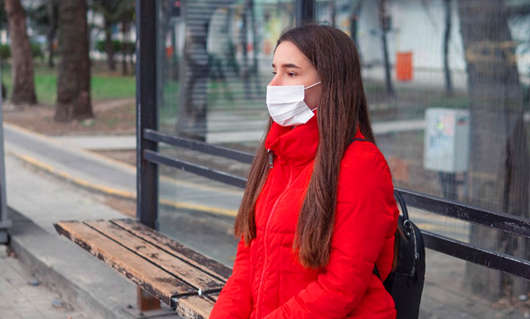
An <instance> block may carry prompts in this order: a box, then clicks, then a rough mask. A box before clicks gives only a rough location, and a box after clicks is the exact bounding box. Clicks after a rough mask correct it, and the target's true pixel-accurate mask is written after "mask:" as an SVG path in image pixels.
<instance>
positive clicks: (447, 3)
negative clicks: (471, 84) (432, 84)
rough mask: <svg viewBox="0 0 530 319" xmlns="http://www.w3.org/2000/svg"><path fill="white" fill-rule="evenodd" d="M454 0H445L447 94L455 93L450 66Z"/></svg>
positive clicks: (444, 60) (444, 62) (444, 59)
mask: <svg viewBox="0 0 530 319" xmlns="http://www.w3.org/2000/svg"><path fill="white" fill-rule="evenodd" d="M451 1H452V0H444V14H445V30H444V39H443V44H442V47H443V64H444V76H445V92H446V93H447V95H453V80H452V78H451V69H450V68H449V40H450V39H451V27H452V24H453V21H452V19H451V13H452V10H451V8H452V6H451Z"/></svg>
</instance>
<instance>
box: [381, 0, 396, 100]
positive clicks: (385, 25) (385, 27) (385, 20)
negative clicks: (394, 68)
mask: <svg viewBox="0 0 530 319" xmlns="http://www.w3.org/2000/svg"><path fill="white" fill-rule="evenodd" d="M378 7H379V8H378V9H379V10H378V11H379V23H380V26H381V44H382V48H383V61H384V65H385V85H386V93H387V94H388V95H389V96H391V97H393V96H394V95H395V93H394V86H393V84H392V72H391V65H390V58H389V56H388V41H387V39H386V34H387V33H388V31H389V30H390V16H389V15H387V12H386V0H379V1H378Z"/></svg>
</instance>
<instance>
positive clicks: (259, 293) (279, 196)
mask: <svg viewBox="0 0 530 319" xmlns="http://www.w3.org/2000/svg"><path fill="white" fill-rule="evenodd" d="M267 152H269V154H271V153H272V152H270V150H267ZM272 154H273V155H272V156H274V153H272ZM269 156H270V155H269ZM269 165H270V166H269V167H272V166H271V165H272V163H271V157H269ZM292 178H293V169H292V168H290V169H289V181H288V182H287V186H286V187H285V188H284V190H283V191H282V192H281V193H280V194H279V195H278V197H277V198H276V200H275V201H274V204H273V205H272V208H271V213H270V214H269V217H268V218H267V223H265V234H264V235H263V236H264V238H263V243H264V249H265V254H264V257H263V269H262V270H261V276H260V280H259V287H258V297H257V300H256V304H257V307H256V317H257V318H261V317H260V316H259V315H260V314H261V307H259V306H260V305H261V303H260V296H261V291H262V286H263V276H264V275H265V266H266V265H267V234H268V228H269V223H270V221H271V217H272V215H273V213H274V209H275V208H276V205H277V204H278V202H279V201H280V199H281V198H282V196H283V195H284V194H285V192H286V191H287V190H288V189H289V187H290V186H291V182H292Z"/></svg>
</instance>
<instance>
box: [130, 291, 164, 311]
mask: <svg viewBox="0 0 530 319" xmlns="http://www.w3.org/2000/svg"><path fill="white" fill-rule="evenodd" d="M136 296H137V298H136V304H137V306H138V310H140V311H149V310H157V309H160V308H161V307H160V300H158V299H157V298H155V297H153V296H152V295H151V294H149V293H147V292H145V291H144V290H143V289H142V288H140V287H138V286H137V287H136Z"/></svg>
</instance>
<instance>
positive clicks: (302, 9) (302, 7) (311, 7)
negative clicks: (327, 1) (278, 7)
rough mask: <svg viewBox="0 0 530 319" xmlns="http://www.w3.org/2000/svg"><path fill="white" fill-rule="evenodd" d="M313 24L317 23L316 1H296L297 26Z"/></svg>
mask: <svg viewBox="0 0 530 319" xmlns="http://www.w3.org/2000/svg"><path fill="white" fill-rule="evenodd" d="M332 1H335V0H332ZM313 22H315V0H296V26H297V27H299V26H302V25H304V24H308V23H313Z"/></svg>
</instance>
